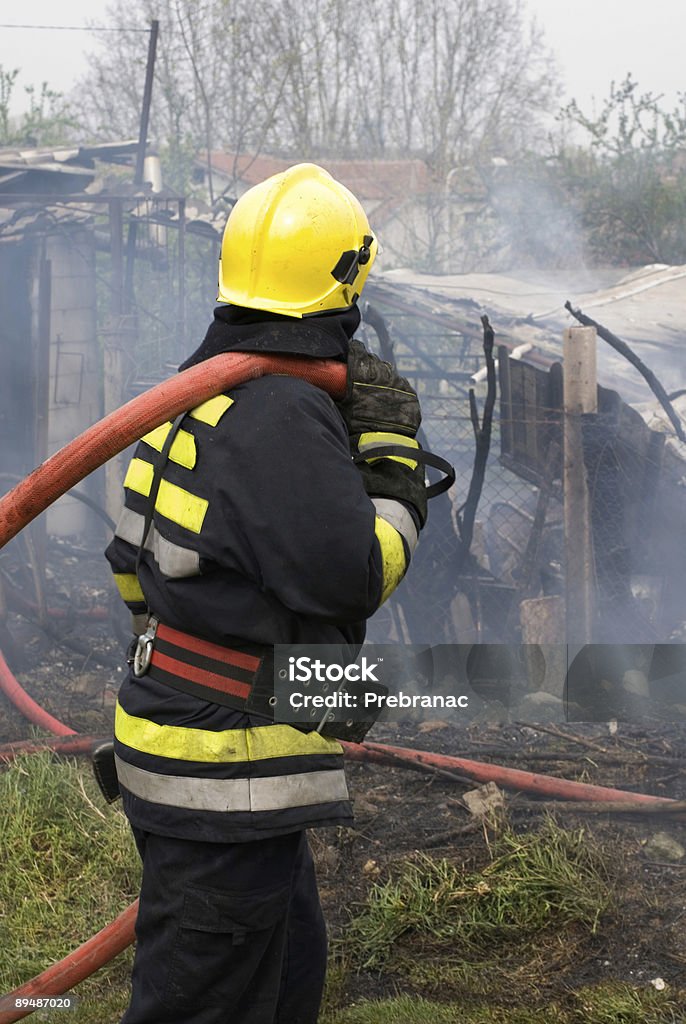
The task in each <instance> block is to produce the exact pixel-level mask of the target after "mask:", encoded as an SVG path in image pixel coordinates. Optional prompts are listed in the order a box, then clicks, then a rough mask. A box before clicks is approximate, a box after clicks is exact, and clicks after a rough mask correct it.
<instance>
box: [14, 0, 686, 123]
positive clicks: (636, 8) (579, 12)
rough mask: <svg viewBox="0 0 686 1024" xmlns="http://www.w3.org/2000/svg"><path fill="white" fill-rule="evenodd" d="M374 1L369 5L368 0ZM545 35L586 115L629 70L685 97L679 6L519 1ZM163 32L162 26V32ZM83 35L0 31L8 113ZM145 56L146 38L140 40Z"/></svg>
mask: <svg viewBox="0 0 686 1024" xmlns="http://www.w3.org/2000/svg"><path fill="white" fill-rule="evenodd" d="M371 2H373V0H371ZM525 2H526V4H527V7H528V8H529V10H530V12H531V13H532V14H534V15H535V16H536V17H537V19H538V20H539V23H540V25H541V26H542V27H543V29H544V30H545V34H546V38H547V41H548V44H549V46H550V48H551V49H552V50H554V51H555V53H556V54H557V57H558V60H559V66H560V71H561V73H562V75H563V77H564V85H565V89H566V96H567V97H568V98H570V97H571V96H575V97H576V98H577V99H578V100H579V102H580V104H581V106H582V109H584V110H587V111H589V112H590V110H591V107H590V104H591V98H592V96H595V97H596V98H598V99H602V98H603V97H605V96H606V95H607V94H608V92H609V85H610V82H611V81H612V80H614V81H616V82H620V81H622V80H623V78H624V77H625V75H626V73H627V71H631V72H632V74H633V77H634V78H635V79H636V80H637V81H638V83H639V86H640V88H641V90H642V91H651V92H653V93H657V94H660V93H664V94H665V98H666V99H668V100H669V101H670V103H671V101H672V100H674V101H675V100H676V93H677V91H685V92H686V62H685V61H684V55H683V54H684V45H685V42H686V0H525ZM107 5H108V0H59V2H57V0H0V23H11V24H33V25H85V24H86V23H87V22H91V23H93V22H95V23H99V24H103V21H104V13H105V9H106V7H107ZM163 29H164V26H162V30H163ZM92 39H93V34H92V33H90V32H67V31H54V30H53V31H49V30H38V29H36V30H33V31H32V30H27V29H19V28H13V29H8V28H0V65H2V66H3V67H4V69H5V70H10V69H13V68H19V69H20V70H21V75H20V78H19V80H18V83H17V88H16V90H15V103H14V109H15V111H16V110H18V109H21V107H20V104H22V105H23V102H24V99H25V97H24V92H23V87H24V86H25V85H29V84H34V85H36V86H40V83H41V82H42V81H44V80H45V81H47V82H48V84H49V85H50V86H51V88H53V89H56V90H57V91H60V92H68V91H69V89H70V88H71V87H72V85H73V83H74V82H75V80H76V79H77V78H78V76H79V75H80V74H81V73H82V72H83V71H84V70H85V59H84V54H85V52H86V51H87V50H88V48H89V46H90V45H91V42H92ZM140 39H141V47H142V49H143V51H144V52H145V50H146V48H147V37H146V36H145V35H141V36H140Z"/></svg>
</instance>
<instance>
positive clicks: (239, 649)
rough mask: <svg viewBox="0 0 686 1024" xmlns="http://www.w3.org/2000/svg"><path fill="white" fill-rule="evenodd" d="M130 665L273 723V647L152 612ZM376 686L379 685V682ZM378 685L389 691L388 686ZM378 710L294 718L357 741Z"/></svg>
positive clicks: (331, 735) (135, 670)
mask: <svg viewBox="0 0 686 1024" xmlns="http://www.w3.org/2000/svg"><path fill="white" fill-rule="evenodd" d="M128 661H129V664H130V665H131V666H132V671H133V675H134V676H135V677H136V678H140V677H141V676H144V675H148V676H149V677H150V678H151V679H155V680H157V681H158V682H160V683H166V684H167V686H171V687H172V688H173V689H175V690H180V691H181V692H182V693H189V694H192V695H193V696H194V697H200V698H201V699H202V700H206V701H210V702H211V703H213V704H223V705H225V706H226V707H229V708H233V709H234V710H236V711H242V712H244V713H245V714H251V715H256V716H258V717H262V718H265V719H267V720H268V721H270V722H273V721H274V709H275V705H276V697H275V696H274V648H273V647H272V646H270V645H267V644H253V643H246V642H244V641H242V640H236V641H235V643H233V645H232V646H228V645H225V644H217V643H214V642H213V641H211V640H204V639H203V638H202V637H199V636H194V635H193V634H192V633H184V632H182V630H180V629H172V627H171V626H165V625H164V623H163V622H160V621H159V620H158V619H157V618H155V616H154V615H153V616H151V617H150V619H149V623H148V628H147V630H146V631H145V633H143V634H142V635H141V636H139V637H137V638H136V639H135V640H134V642H133V645H132V647H131V650H130V653H129V658H128ZM377 686H378V684H377ZM381 689H382V690H383V691H384V692H385V693H388V690H387V689H386V687H381ZM379 714H380V706H379V710H376V711H369V712H368V715H367V716H366V717H365V720H364V721H346V722H339V721H328V720H327V719H328V717H329V716H328V714H327V713H326V712H325V714H324V717H323V718H322V721H321V722H320V723H319V724H317V723H314V724H309V723H308V724H305V723H300V722H293V723H292V724H293V725H294V726H295V727H296V728H297V729H301V730H302V731H303V732H312V731H313V730H315V729H316V730H317V732H320V733H321V735H322V736H326V737H329V738H331V739H339V740H341V739H342V740H349V741H351V742H353V743H361V742H362V740H363V739H364V737H365V736H366V734H367V732H368V731H369V729H370V728H371V727H372V725H373V723H374V722H375V720H376V719H377V718H378V716H379Z"/></svg>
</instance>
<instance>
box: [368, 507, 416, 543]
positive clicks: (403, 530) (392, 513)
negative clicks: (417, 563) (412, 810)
mask: <svg viewBox="0 0 686 1024" xmlns="http://www.w3.org/2000/svg"><path fill="white" fill-rule="evenodd" d="M372 504H373V505H374V508H375V509H376V514H377V516H381V518H382V519H385V520H386V522H387V523H390V524H391V526H392V527H393V529H394V530H397V531H398V533H399V534H400V536H401V537H403V538H404V540H405V542H406V543H407V546H408V548H409V549H410V554H413V553H414V549H415V548H416V547H417V541H418V539H419V537H418V534H417V527H416V526H415V525H414V519H413V518H412V516H411V515H410V513H409V512H408V511H407V509H406V508H405V506H404V505H401V504H400V502H399V501H393V499H392V498H372Z"/></svg>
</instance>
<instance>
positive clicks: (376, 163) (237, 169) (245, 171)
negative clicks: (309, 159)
mask: <svg viewBox="0 0 686 1024" xmlns="http://www.w3.org/2000/svg"><path fill="white" fill-rule="evenodd" d="M211 162H212V167H213V169H214V170H216V171H219V172H220V173H222V174H225V175H226V176H227V177H228V178H235V179H236V180H237V181H241V182H243V183H244V184H245V185H247V186H248V187H250V186H252V185H256V184H257V183H258V182H260V181H264V179H265V178H268V177H269V176H270V175H272V174H278V173H279V171H285V170H286V168H287V167H291V166H292V165H293V164H294V163H297V160H295V159H293V158H284V157H278V156H267V155H264V154H261V155H259V156H251V155H250V154H249V153H238V154H236V153H218V152H213V153H212V156H211ZM315 162H316V163H318V164H319V165H320V166H321V167H324V168H325V169H326V170H327V171H329V173H330V174H332V175H333V176H334V178H336V179H337V181H340V182H341V183H342V184H343V185H345V186H346V188H349V189H350V191H351V192H353V193H354V194H355V195H356V196H357V197H358V198H359V199H360V200H361V201H364V200H370V199H376V200H387V199H388V198H389V197H391V196H393V197H398V196H408V195H418V194H421V193H424V192H427V191H428V190H429V188H430V185H431V172H430V171H429V168H428V166H427V164H425V163H424V161H423V160H328V159H326V158H315Z"/></svg>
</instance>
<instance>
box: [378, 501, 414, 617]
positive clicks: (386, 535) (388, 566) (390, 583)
mask: <svg viewBox="0 0 686 1024" xmlns="http://www.w3.org/2000/svg"><path fill="white" fill-rule="evenodd" d="M374 531H375V533H376V537H377V540H378V541H379V545H380V547H381V559H382V562H383V591H382V593H381V603H383V602H384V601H385V600H386V598H387V597H389V596H390V594H392V593H393V591H394V590H395V588H396V587H397V586H398V584H399V583H400V581H401V579H402V578H403V576H404V575H405V570H406V569H407V562H406V560H405V548H404V547H403V540H402V537H401V536H400V534H399V533H398V531H397V530H395V529H393V527H392V526H391V524H390V523H387V522H386V520H385V519H382V518H381V516H377V517H376V521H375V523H374Z"/></svg>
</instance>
